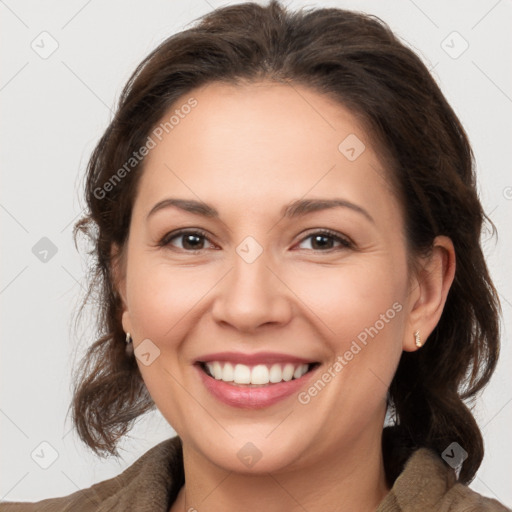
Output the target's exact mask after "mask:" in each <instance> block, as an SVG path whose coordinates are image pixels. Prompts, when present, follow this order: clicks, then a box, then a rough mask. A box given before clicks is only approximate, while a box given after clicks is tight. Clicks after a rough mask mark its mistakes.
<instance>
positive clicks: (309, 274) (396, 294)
mask: <svg viewBox="0 0 512 512" xmlns="http://www.w3.org/2000/svg"><path fill="white" fill-rule="evenodd" d="M387 259H388V257H387V256H383V255H378V256H371V257H368V258H361V259H358V260H357V261H356V259H355V258H354V259H353V261H352V262H349V261H348V260H347V263H346V264H342V265H339V267H338V268H334V267H332V268H328V267H320V266H319V267H315V266H313V265H309V266H308V267H303V270H302V271H299V272H295V273H294V275H293V278H291V279H290V280H289V281H288V282H289V283H290V288H292V289H293V290H294V291H296V294H297V296H298V297H300V299H301V300H302V301H303V302H304V304H305V305H306V306H307V307H308V308H309V309H310V310H311V311H312V312H313V313H314V314H315V315H316V316H317V322H316V323H318V321H319V320H320V321H321V322H322V323H323V324H324V326H325V327H326V328H327V331H326V332H327V333H328V334H327V336H328V337H329V339H331V340H332V343H333V344H334V345H339V346H336V347H333V348H336V349H339V350H343V349H344V347H345V345H346V343H347V342H348V343H349V342H350V341H351V340H353V339H354V338H356V337H357V336H358V335H359V334H360V333H364V332H366V331H365V329H367V328H369V327H371V326H374V324H375V323H376V322H378V325H377V327H380V328H381V329H379V330H382V334H384V331H386V332H390V331H392V329H391V328H390V326H391V324H393V323H394V324H396V325H395V326H394V327H395V328H399V325H398V324H400V323H401V318H402V316H401V315H397V314H396V313H397V309H403V308H401V307H400V306H396V305H395V307H394V308H393V305H394V304H396V303H399V304H401V303H402V300H403V298H404V290H405V283H406V274H405V272H404V271H401V270H399V269H400V268H402V269H403V268H404V267H403V266H401V265H400V264H397V265H393V264H391V263H390V262H388V261H387ZM386 312H387V314H386ZM381 315H384V319H383V320H381ZM386 320H390V321H389V322H387V321H386ZM395 320H398V321H395ZM382 322H385V327H386V328H385V329H383V328H382V327H383V325H382Z"/></svg>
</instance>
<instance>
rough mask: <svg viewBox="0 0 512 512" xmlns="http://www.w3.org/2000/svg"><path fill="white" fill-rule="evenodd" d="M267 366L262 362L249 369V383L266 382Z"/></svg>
mask: <svg viewBox="0 0 512 512" xmlns="http://www.w3.org/2000/svg"><path fill="white" fill-rule="evenodd" d="M268 382H269V377H268V368H267V367H266V366H265V365H264V364H258V365H256V366H255V367H254V368H253V369H252V371H251V384H268Z"/></svg>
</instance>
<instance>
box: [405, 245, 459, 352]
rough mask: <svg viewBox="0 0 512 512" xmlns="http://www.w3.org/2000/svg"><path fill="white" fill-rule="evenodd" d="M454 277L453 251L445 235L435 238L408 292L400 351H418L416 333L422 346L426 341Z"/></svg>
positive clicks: (439, 316) (440, 311) (442, 307)
mask: <svg viewBox="0 0 512 512" xmlns="http://www.w3.org/2000/svg"><path fill="white" fill-rule="evenodd" d="M454 276H455V249H454V247H453V242H452V241H451V239H450V238H448V237H446V236H438V237H436V238H435V239H434V243H433V248H432V251H431V253H430V255H429V256H428V257H427V258H424V259H423V261H422V263H421V266H420V270H419V272H418V273H417V275H416V276H415V277H414V279H413V281H412V284H411V289H410V299H411V309H410V311H409V318H408V322H407V325H406V332H405V335H404V340H403V350H405V351H406V352H413V351H415V350H418V348H419V347H417V346H416V343H415V336H414V333H415V332H416V331H419V336H420V338H421V343H422V345H424V344H425V343H426V342H427V338H428V337H429V336H430V334H431V333H432V331H433V330H434V329H435V327H436V325H437V324H438V322H439V319H440V318H441V314H442V312H443V309H444V305H445V303H446V298H447V297H448V292H449V290H450V287H451V285H452V283H453V278H454Z"/></svg>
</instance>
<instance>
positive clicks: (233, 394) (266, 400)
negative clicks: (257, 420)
mask: <svg viewBox="0 0 512 512" xmlns="http://www.w3.org/2000/svg"><path fill="white" fill-rule="evenodd" d="M196 369H197V371H198V372H199V375H200V377H201V379H202V381H203V384H204V385H205V387H206V389H207V390H208V391H209V392H210V393H211V394H212V395H213V396H214V397H215V398H217V399H218V400H220V401H221V402H223V403H225V404H227V405H231V406H232V407H240V408H243V409H262V408H264V407H269V406H271V405H273V404H275V403H277V402H279V401H281V400H284V399H285V398H288V397H289V396H290V395H293V394H295V393H298V391H299V390H300V388H302V387H303V386H304V384H305V383H306V382H307V381H308V380H309V379H310V378H311V375H312V374H313V373H315V371H316V370H317V369H318V368H314V369H313V370H311V371H309V372H308V373H306V374H304V375H303V376H302V377H300V378H299V379H293V380H289V381H288V382H279V383H277V384H268V385H266V386H261V387H256V386H255V387H252V386H251V387H249V386H237V385H234V384H228V383H227V382H224V381H222V380H217V379H214V378H213V377H210V376H209V375H207V374H206V373H205V372H204V370H202V368H200V367H199V366H198V365H196Z"/></svg>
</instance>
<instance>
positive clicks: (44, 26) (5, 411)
mask: <svg viewBox="0 0 512 512" xmlns="http://www.w3.org/2000/svg"><path fill="white" fill-rule="evenodd" d="M228 3H237V2H228ZM287 3H288V5H290V6H291V7H298V6H302V5H311V6H336V7H344V8H353V9H357V10H361V11H366V12H369V13H372V14H376V15H378V16H379V17H381V18H382V19H383V20H384V21H386V22H387V23H388V24H389V25H390V26H391V28H392V29H393V30H394V31H395V32H396V33H397V34H398V35H400V36H401V37H402V38H403V39H404V40H405V41H407V42H408V43H409V44H410V45H411V46H412V47H414V48H415V49H416V50H417V51H418V52H419V53H420V54H421V55H422V57H423V58H424V59H425V61H426V62H427V63H428V65H429V67H431V68H432V70H433V74H434V76H435V77H436V79H437V80H438V82H439V83H440V85H441V88H442V89H443V91H444V93H445V94H446V96H447V98H448V101H449V102H450V103H451V104H452V105H453V106H454V108H455V110H456V112H457V114H458V115H459V116H460V118H461V120H462V122H463V124H464V126H465V127H466V129H467V131H468V133H469V136H470V139H471V141H472V144H473V147H474V151H475V154H476V161H477V171H478V176H479V190H480V194H481V198H482V201H483V204H484V207H485V208H486V211H487V212H488V213H489V214H490V216H491V218H492V220H493V222H494V223H495V224H496V226H497V228H498V232H499V235H500V236H499V239H498V242H497V243H496V241H495V240H488V241H486V243H485V253H486V255H487V258H488V262H489V265H490V268H491V272H492V275H493V278H494V280H495V283H496V286H497V288H498V290H499V291H500V295H501V299H502V304H503V336H502V341H503V346H502V357H501V361H500V364H499V367H498V370H497V372H496V374H495V376H494V379H493V381H492V383H491V384H490V385H489V386H488V388H487V389H486V390H485V392H484V394H483V397H482V400H481V401H480V403H479V405H478V408H477V417H478V421H479V424H480V425H481V427H482V429H483V433H484V436H485V442H486V457H485V460H484V463H483V465H482V467H481V469H480V471H479V472H478V475H477V477H476V479H475V480H474V482H473V483H472V485H471V487H472V488H474V489H475V490H477V491H478V492H480V493H482V494H485V495H487V496H493V497H496V498H498V499H499V500H501V501H502V502H504V503H506V504H507V505H508V506H510V505H511V504H512V488H511V486H510V460H511V455H512V453H511V452H512V450H511V444H512V443H511V440H510V434H509V432H510V426H511V424H512V421H511V420H512V404H511V402H512V386H511V379H510V363H511V361H510V360H511V355H512V354H511V346H510V331H511V314H512V303H511V301H512V278H511V273H510V261H511V256H512V236H511V234H510V220H511V213H512V173H511V172H510V162H511V161H512V159H511V156H512V155H511V146H512V139H511V125H512V115H511V114H512V77H511V72H510V71H511V67H510V55H511V47H512V44H511V43H512V31H511V30H510V27H511V26H512V23H511V22H512V3H511V1H510V0H499V1H497V0H485V1H476V0H474V1H470V2H469V1H462V0H460V1H451V2H446V1H444V0H443V1H441V0H436V1H426V0H422V1H420V0H415V1H413V0H394V1H386V2H382V1H378V0H372V1H370V0H369V1H344V0H338V1H331V2H326V1H324V2H302V1H290V2H287ZM221 5H226V3H221V2H215V1H213V0H208V1H206V0H197V1H187V2H185V1H181V0H180V1H173V2H171V1H169V0H168V1H160V0H150V1H144V2H142V1H139V2H134V1H124V2H122V1H121V0H110V1H108V2H100V1H98V0H89V1H87V0H71V1H66V2H64V1H53V2H52V1H47V2H38V1H23V0H20V1H15V0H5V1H4V0H0V13H1V23H2V27H1V31H0V38H1V41H0V48H1V52H2V54H1V57H2V67H1V69H2V72H1V77H0V102H1V107H2V112H1V119H2V124H1V141H2V147H1V156H0V161H1V163H2V168H1V172H2V187H1V190H0V221H1V229H2V231H1V237H2V243H1V250H2V254H1V262H2V263H1V274H0V303H1V350H2V356H1V372H0V379H1V403H0V431H1V437H0V443H1V447H0V449H1V453H2V456H1V459H0V471H1V478H0V499H9V500H39V499H43V498H47V497H54V496H60V495H67V494H70V493H72V492H75V491H77V490H78V489H81V488H84V487H88V486H90V485H92V484H93V483H95V482H97V481H100V480H104V479H106V478H110V477H113V476H115V475H117V474H119V473H120V472H121V471H122V470H123V469H124V468H126V467H127V466H128V465H129V464H131V463H132V462H133V461H134V460H135V459H137V458H138V457H139V456H140V455H141V454H142V453H144V452H145V451H146V450H147V449H149V448H150V447H152V446H154V445H155V444H156V443H158V442H159V441H161V440H163V439H165V438H167V437H170V436H171V435H173V431H172V429H171V428H170V426H169V425H168V424H167V422H166V421H165V419H164V418H163V417H162V416H161V414H160V413H159V412H158V411H156V412H154V413H151V414H149V415H148V416H146V417H145V418H143V419H142V420H140V421H139V422H138V423H137V425H136V427H135V428H134V430H133V431H132V432H131V434H130V437H128V438H126V439H125V440H124V441H123V442H122V443H121V453H122V458H120V459H118V460H116V459H114V458H111V459H107V460H100V459H98V458H96V457H95V456H93V455H92V454H91V453H90V452H89V451H88V450H87V449H86V448H85V447H84V446H83V445H82V444H81V442H80V441H79V440H78V438H77V436H76V435H75V433H74V431H73V430H72V428H71V423H70V419H69V417H68V418H66V411H67V408H68V405H69V402H70V399H71V388H70V386H71V370H72V367H73V364H74V363H75V361H77V358H79V357H80V356H81V355H82V353H83V351H84V347H85V346H87V345H88V344H90V343H91V342H92V341H93V340H92V336H91V332H92V330H91V328H90V327H91V323H90V322H89V325H84V326H83V328H82V330H81V331H80V332H78V333H74V332H73V329H72V318H73V312H74V311H75V310H76V308H77V307H78V305H79V301H80V299H81V296H82V293H83V291H84V287H85V281H84V269H85V268H86V264H87V261H86V259H85V256H84V255H80V254H78V253H77V252H76V250H75V248H74V245H73V242H72V237H71V233H72V226H73V223H74V222H75V221H76V219H77V218H78V217H79V216H80V214H81V211H82V208H83V205H84V203H83V199H82V192H81V186H82V182H83V176H84V170H85V165H86V162H87V159H88V157H89V155H90V152H91V150H92V148H93V147H94V144H95V143H96V141H97V140H98V138H99V137H100V135H101V134H102V132H103V130H104V129H105V128H106V126H107V124H108V121H109V120H110V119H111V116H112V109H113V107H114V104H115V101H116V99H117V98H118V96H119V93H120V91H121V88H122V86H123V85H124V83H125V81H126V80H127V79H128V77H129V75H130V74H131V72H132V71H133V70H134V69H135V66H136V65H137V64H138V63H139V61H140V60H141V59H142V58H143V57H144V56H146V54H147V53H149V51H151V50H152V49H153V48H154V47H155V46H156V45H157V44H158V43H159V42H161V41H162V40H163V39H164V38H165V37H167V36H168V35H170V34H171V33H174V32H176V31H179V30H181V29H184V28H186V25H187V24H189V23H190V22H191V21H192V20H193V19H195V18H196V17H198V16H200V15H202V14H205V13H207V12H209V11H210V10H211V9H212V8H215V7H219V6H221ZM454 31H455V32H457V34H453V32H454ZM42 32H47V33H48V34H49V35H46V34H43V35H40V34H41V33H42ZM52 45H53V46H56V45H58V48H56V50H55V51H54V52H53V53H52V54H51V55H47V53H49V52H50V51H51V50H52V49H53V48H52ZM466 45H469V46H468V48H467V49H466V50H465V51H463V50H464V49H465V47H466ZM43 57H45V58H43ZM507 221H508V222H507ZM43 237H47V238H48V239H49V240H50V241H51V244H49V242H48V241H47V240H43V241H41V239H42V238H43ZM486 238H488V236H486ZM38 244H39V245H38ZM34 247H35V249H33V248H34ZM52 249H53V252H55V250H56V253H55V254H53V253H52ZM45 250H47V251H49V252H48V253H45V252H44V251H45ZM507 254H508V256H507ZM41 259H46V261H41ZM507 262H509V263H507ZM86 324H87V322H86ZM41 443H49V444H42V445H41ZM44 466H48V467H47V468H46V469H44Z"/></svg>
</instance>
